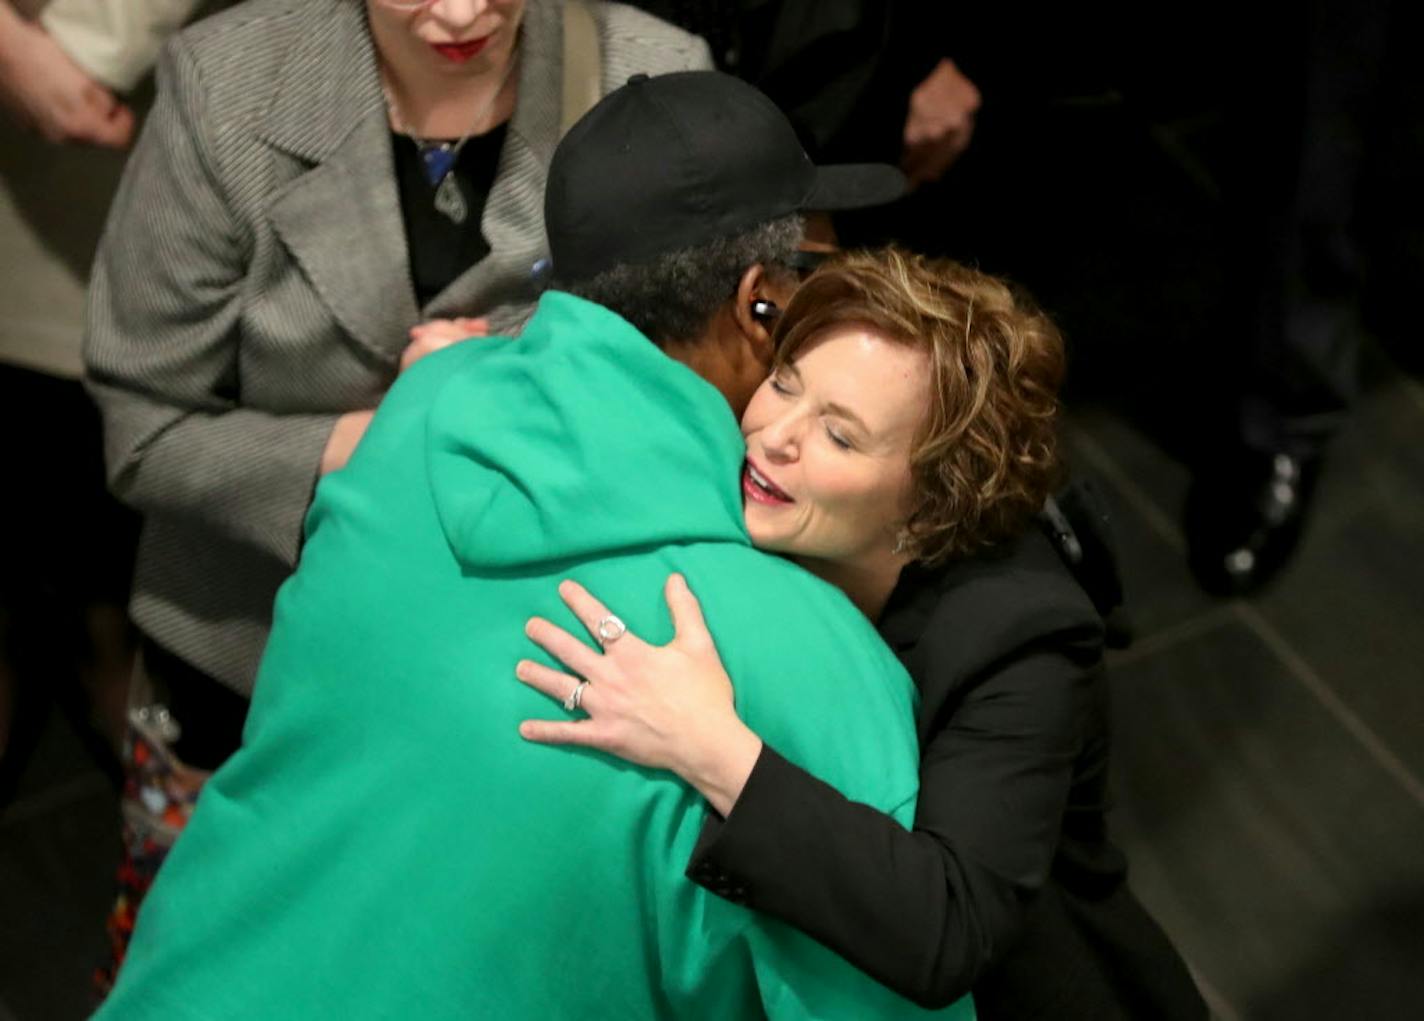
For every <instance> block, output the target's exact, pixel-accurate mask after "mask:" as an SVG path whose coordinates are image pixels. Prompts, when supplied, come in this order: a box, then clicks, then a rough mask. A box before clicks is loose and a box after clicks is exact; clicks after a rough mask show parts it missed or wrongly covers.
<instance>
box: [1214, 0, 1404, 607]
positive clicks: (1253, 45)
mask: <svg viewBox="0 0 1424 1021" xmlns="http://www.w3.org/2000/svg"><path fill="white" fill-rule="evenodd" d="M1404 6H1405V5H1401V4H1398V3H1395V2H1394V0H1350V2H1346V0H1310V2H1309V3H1303V4H1290V5H1277V4H1272V5H1267V7H1266V8H1265V9H1264V10H1263V11H1260V12H1257V13H1256V15H1255V17H1254V18H1246V19H1244V21H1243V23H1242V26H1241V29H1240V31H1239V32H1238V33H1237V39H1238V44H1239V45H1238V48H1237V49H1236V50H1235V51H1234V52H1233V53H1232V54H1231V60H1230V62H1229V63H1230V65H1232V66H1234V68H1235V69H1236V73H1237V75H1238V78H1239V81H1238V83H1237V84H1238V87H1237V89H1236V95H1235V96H1234V97H1233V100H1234V102H1233V103H1232V105H1231V106H1230V107H1229V108H1228V111H1227V123H1228V126H1229V128H1230V131H1231V148H1232V151H1233V152H1235V153H1237V157H1236V159H1234V160H1233V161H1232V164H1231V166H1230V168H1229V170H1228V173H1227V175H1226V182H1225V191H1226V196H1227V199H1228V203H1227V212H1228V213H1229V217H1228V223H1229V224H1230V225H1231V228H1230V231H1229V238H1228V240H1229V241H1230V243H1231V246H1232V251H1231V257H1232V258H1233V260H1234V262H1235V265H1234V267H1233V268H1234V270H1235V272H1234V273H1233V279H1234V280H1235V281H1236V284H1235V289H1234V293H1233V295H1232V301H1231V305H1230V309H1231V311H1232V312H1233V313H1234V315H1233V317H1232V325H1233V327H1234V330H1235V331H1237V332H1238V336H1237V338H1236V339H1237V340H1238V347H1239V352H1233V354H1235V355H1236V357H1237V359H1238V362H1237V364H1238V366H1239V369H1238V375H1237V376H1236V377H1235V379H1234V382H1235V386H1234V387H1233V393H1232V394H1231V397H1232V400H1231V401H1230V403H1229V405H1228V406H1230V407H1232V409H1233V410H1234V415H1233V417H1232V419H1231V420H1230V421H1229V422H1225V423H1223V426H1224V429H1223V430H1222V431H1223V432H1224V433H1225V435H1224V436H1222V437H1221V438H1220V441H1219V444H1218V446H1219V449H1213V450H1212V451H1211V452H1210V453H1211V457H1210V458H1209V459H1207V463H1206V464H1205V466H1204V468H1203V469H1202V470H1200V471H1199V472H1198V475H1197V479H1196V482H1195V486H1194V488H1193V492H1192V494H1191V497H1190V499H1189V502H1188V508H1187V534H1188V538H1189V539H1190V541H1191V565H1192V568H1193V570H1194V572H1195V574H1196V576H1197V578H1198V579H1199V580H1200V581H1201V583H1202V584H1203V586H1204V587H1205V588H1207V589H1208V590H1209V591H1212V592H1216V593H1220V594H1225V595H1239V594H1245V593H1249V592H1252V591H1255V590H1257V589H1259V588H1261V587H1262V586H1263V585H1265V584H1266V583H1267V582H1269V581H1270V580H1271V579H1272V578H1273V577H1274V576H1275V575H1276V574H1277V572H1279V571H1280V569H1281V568H1282V567H1283V566H1284V565H1285V564H1286V562H1287V561H1288V559H1289V558H1290V557H1291V555H1292V554H1293V553H1294V551H1295V549H1296V546H1297V544H1298V543H1299V541H1300V539H1301V536H1302V533H1303V529H1304V525H1305V522H1306V517H1307V512H1308V508H1309V506H1310V504H1311V502H1312V497H1313V493H1314V491H1315V486H1316V481H1317V479H1318V477H1319V474H1320V471H1321V467H1322V463H1323V461H1324V458H1325V454H1326V451H1327V448H1328V446H1329V443H1330V440H1331V439H1332V438H1333V436H1334V435H1335V434H1336V433H1337V432H1338V431H1339V429H1340V428H1341V426H1342V424H1343V423H1344V421H1345V420H1346V418H1347V416H1348V413H1349V409H1350V407H1351V406H1352V405H1353V404H1354V401H1355V398H1356V395H1357V391H1358V389H1359V373H1358V360H1359V349H1360V340H1361V337H1362V335H1363V333H1364V327H1363V324H1362V322H1361V315H1360V304H1359V300H1360V292H1361V284H1362V278H1363V276H1364V273H1363V268H1364V264H1365V254H1366V253H1365V252H1364V251H1363V250H1362V246H1361V243H1360V242H1361V230H1360V227H1361V216H1360V206H1361V205H1362V204H1363V200H1364V198H1365V194H1364V193H1365V190H1366V186H1367V185H1368V184H1370V183H1375V182H1374V181H1373V176H1374V175H1372V173H1371V171H1373V170H1374V169H1375V168H1374V167H1373V166H1372V162H1373V160H1374V159H1376V158H1377V156H1378V154H1379V152H1380V149H1381V142H1382V141H1383V140H1384V137H1385V134H1386V131H1387V129H1388V128H1389V127H1390V126H1391V125H1390V123H1389V121H1388V119H1387V116H1386V115H1387V114H1389V113H1390V112H1391V111H1390V102H1391V101H1392V100H1394V99H1396V96H1395V93H1397V92H1399V91H1400V88H1399V85H1400V83H1399V82H1398V81H1396V80H1395V75H1396V73H1397V71H1396V68H1395V67H1394V66H1392V65H1395V64H1401V63H1402V60H1401V56H1400V53H1399V52H1398V50H1397V49H1395V48H1392V46H1391V42H1392V39H1396V38H1408V37H1409V34H1408V33H1407V32H1402V31H1400V29H1401V28H1402V27H1403V22H1404V17H1403V15H1404V10H1403V8H1404ZM1398 98H1403V97H1398ZM1416 102H1417V101H1416ZM1405 105H1408V104H1407V103H1406V104H1405ZM1395 116H1396V118H1397V116H1398V111H1395ZM1381 268H1383V267H1381Z"/></svg>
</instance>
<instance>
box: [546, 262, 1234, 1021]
mask: <svg viewBox="0 0 1424 1021" xmlns="http://www.w3.org/2000/svg"><path fill="white" fill-rule="evenodd" d="M848 336H849V337H850V338H851V339H852V340H853V341H854V342H855V343H858V344H859V345H861V348H860V350H863V351H864V352H865V353H866V354H867V358H866V361H865V363H864V364H863V365H860V364H856V365H851V364H849V363H836V362H834V361H833V360H832V361H828V359H833V358H834V357H835V355H834V351H835V350H836V345H839V344H842V343H844V342H845V341H846V339H847V337H848ZM776 339H777V342H778V344H779V347H778V354H777V364H776V366H775V367H774V371H773V375H772V376H771V378H770V379H769V380H768V382H767V383H766V384H764V385H763V388H762V390H761V391H759V392H758V397H757V398H756V399H754V400H753V402H752V405H751V406H750V407H749V408H748V411H747V413H746V415H745V417H744V418H743V423H742V430H743V434H744V435H745V436H746V439H747V447H748V454H747V458H748V459H747V467H746V469H745V473H744V478H743V494H744V503H745V507H746V518H747V527H748V531H749V532H750V534H751V536H752V539H753V542H755V543H756V544H757V545H758V546H760V547H761V548H763V549H768V550H774V551H777V552H781V553H783V554H786V555H788V556H791V557H792V558H793V559H795V560H796V561H797V562H798V563H800V564H802V566H804V567H806V568H807V569H808V570H810V571H812V572H814V573H816V574H818V575H820V576H821V577H822V578H824V579H826V580H829V581H832V582H834V583H836V584H838V585H839V586H840V587H841V588H842V589H843V590H844V591H845V592H846V594H847V596H848V597H849V598H850V599H851V600H852V602H854V603H855V604H856V605H857V606H859V607H860V608H861V609H862V611H864V612H865V613H866V615H867V616H869V617H870V618H871V619H873V620H876V621H877V622H878V626H879V629H880V632H881V635H882V637H884V639H885V640H886V642H887V643H888V644H889V645H890V646H891V648H892V649H894V650H895V652H896V653H897V654H898V655H899V656H900V658H901V660H902V661H903V662H904V664H905V665H906V667H907V668H908V670H909V671H910V673H911V675H912V677H913V678H914V680H915V682H916V684H917V686H918V688H919V692H920V704H919V709H918V712H917V720H918V730H919V737H920V743H921V772H920V793H919V801H918V807H917V811H916V817H915V819H916V821H915V827H914V829H913V830H912V831H906V830H904V829H903V828H901V827H900V826H899V825H897V824H896V823H895V822H894V821H893V820H892V819H891V818H889V817H888V816H886V815H884V814H882V813H880V812H877V811H875V810H873V809H870V808H868V807H867V806H865V805H860V804H856V803H854V802H852V801H849V800H847V799H846V798H844V797H843V796H841V795H840V794H839V793H838V792H837V791H835V790H834V789H833V788H832V787H830V786H828V785H826V784H824V783H822V782H821V781H820V780H818V779H816V778H815V777H814V776H812V775H810V774H808V773H806V772H805V771H803V770H801V769H799V768H798V767H797V766H795V765H793V764H792V763H790V762H788V761H787V760H786V759H785V758H783V757H782V756H781V755H779V754H778V753H777V751H776V750H775V749H773V748H772V747H771V746H769V745H767V744H765V743H763V742H762V741H761V740H760V738H758V737H757V736H756V735H755V734H752V733H751V732H750V731H749V730H748V729H747V728H746V727H745V726H744V725H742V724H741V722H740V720H739V719H738V718H737V716H736V712H735V708H734V706H733V704H732V700H731V686H732V679H729V678H728V677H727V676H726V674H725V672H724V671H723V669H722V666H721V664H720V662H719V661H718V660H717V656H716V651H715V648H713V645H712V641H711V638H710V636H709V635H708V634H707V632H706V631H705V629H703V628H701V626H700V624H696V623H693V622H691V621H687V620H681V621H678V624H679V627H678V632H677V637H676V639H675V640H674V641H673V642H672V643H671V644H670V645H668V646H665V647H661V648H655V647H652V646H649V645H647V644H645V643H643V642H641V641H639V640H638V639H637V638H636V637H633V636H625V637H623V638H620V639H619V640H618V642H617V643H616V644H612V643H609V644H608V645H607V646H606V648H605V655H603V656H602V657H593V658H592V661H591V662H590V657H588V655H587V650H586V649H584V648H583V646H582V645H581V644H580V643H578V642H577V639H575V638H573V637H572V636H571V635H569V634H567V633H566V632H562V631H559V630H558V629H556V628H554V627H553V626H552V625H550V624H548V623H547V622H543V621H536V622H531V625H530V629H529V630H530V634H531V637H533V638H534V640H535V641H537V642H538V643H539V644H540V645H541V646H543V647H544V649H545V650H546V651H547V652H549V653H551V654H552V655H554V656H555V657H557V658H558V659H559V660H560V661H561V662H563V663H565V664H567V665H569V666H571V667H573V666H574V665H575V664H578V666H577V667H576V669H578V670H579V672H580V674H581V675H582V676H583V677H584V679H585V680H587V681H588V682H589V684H590V687H589V695H590V698H589V699H588V700H586V701H585V708H586V709H587V711H588V712H589V715H590V718H589V719H588V720H583V721H577V722H548V721H530V722H527V723H526V724H525V725H524V727H523V728H522V733H523V734H524V736H525V737H526V738H529V739H532V740H539V741H551V742H556V743H569V744H576V745H582V746H590V747H595V748H601V749H604V750H606V751H611V752H613V753H614V754H617V755H619V756H621V757H623V758H626V759H629V760H630V761H634V762H638V763H640V764H643V765H652V766H658V767H663V768H667V769H670V770H672V771H674V772H675V773H677V774H678V775H679V776H680V777H682V778H683V779H684V780H685V781H687V782H688V783H690V784H692V785H693V786H694V787H696V788H697V789H698V790H699V791H700V792H701V793H702V794H703V796H704V797H705V798H706V799H707V800H708V803H709V805H710V807H711V808H712V809H713V812H712V813H711V814H709V817H708V820H707V822H706V825H705V828H704V830H703V833H702V836H701V839H700V841H699V843H698V846H697V848H696V850H695V852H694V855H693V857H692V860H691V861H690V863H689V866H688V870H687V873H688V875H689V877H690V878H691V879H692V880H693V881H695V882H697V883H698V884H700V885H702V886H704V887H706V888H707V889H710V890H712V891H713V892H715V893H718V894H719V895H721V896H723V897H726V898H728V899H731V900H734V901H737V902H741V903H745V904H747V905H748V906H750V907H752V908H754V909H756V910H759V911H764V912H767V913H769V914H772V915H775V916H777V917H779V918H781V919H783V920H785V921H787V922H789V923H791V924H792V925H795V926H796V927H798V928H800V929H802V930H803V931H805V932H807V933H808V934H810V935H812V936H813V937H815V938H816V939H818V940H820V941H821V942H822V943H824V944H825V945H826V946H828V947H830V948H832V949H833V950H835V951H836V952H838V953H840V954H841V955H842V956H844V957H845V958H847V959H848V960H850V961H851V962H852V963H854V964H856V965H857V966H858V967H860V968H861V969H863V970H864V971H866V972H867V973H868V974H870V975H872V976H874V977H875V978H876V979H878V980H879V981H881V982H883V983H885V984H886V985H888V986H890V987H891V988H893V989H894V990H896V991H897V992H899V993H901V994H903V995H905V996H907V997H910V998H912V999H914V1000H915V1001H917V1002H919V1003H921V1004H923V1005H926V1006H936V1005H942V1004H945V1003H949V1002H952V1001H953V1000H954V999H955V998H956V997H958V996H961V995H963V993H964V992H965V991H967V990H971V989H972V991H973V993H974V996H975V1001H976V1005H977V1008H978V1010H979V1014H980V1016H981V1017H984V1018H1014V1019H1024V1018H1093V1019H1103V1018H1130V1017H1148V1016H1150V1017H1159V1018H1183V1019H1185V1018H1201V1017H1205V1015H1206V1010H1205V1007H1204V1005H1203V1004H1202V1001H1201V999H1200V997H1199V996H1198V994H1197V992H1196V989H1195V987H1194V985H1193V983H1192V980H1191V978H1190V977H1189V975H1188V973H1187V971H1186V968H1185V967H1184V966H1183V964H1182V962H1181V960H1180V959H1179V958H1178V957H1177V955H1176V953H1175V951H1174V950H1173V949H1172V947H1171V944H1170V943H1169V942H1168V941H1167V939H1166V937H1165V936H1164V934H1163V933H1162V932H1161V930H1160V929H1159V928H1158V927H1157V926H1156V924H1155V923H1154V922H1153V921H1152V920H1151V919H1150V918H1149V917H1148V915H1147V914H1146V912H1145V911H1144V910H1143V909H1142V908H1141V906H1140V905H1138V904H1137V902H1136V901H1135V900H1134V899H1133V897H1132V895H1131V893H1130V892H1129V891H1128V889H1127V887H1126V864H1125V861H1124V859H1123V856H1122V854H1121V853H1120V852H1119V851H1118V850H1117V849H1116V848H1114V847H1113V845H1112V844H1111V843H1110V842H1109V840H1108V837H1107V831H1106V823H1105V814H1106V807H1107V793H1106V786H1107V752H1108V744H1109V733H1108V712H1107V691H1106V684H1105V680H1104V677H1103V672H1102V663H1101V658H1102V624H1101V621H1100V618H1099V617H1098V614H1097V612H1096V610H1095V608H1094V606H1093V604H1092V603H1091V601H1090V600H1089V598H1088V596H1087V594H1086V592H1085V591H1084V590H1083V588H1082V587H1081V586H1080V585H1079V584H1078V583H1077V581H1076V580H1075V579H1074V577H1073V575H1072V574H1071V573H1070V571H1069V570H1068V567H1067V565H1066V564H1065V562H1064V561H1063V559H1061V558H1060V556H1059V553H1058V551H1057V550H1056V549H1055V547H1054V544H1053V543H1052V542H1051V541H1050V538H1049V536H1048V535H1047V534H1046V533H1045V532H1044V531H1041V530H1040V529H1039V528H1038V527H1037V526H1036V525H1035V524H1034V519H1035V515H1036V512H1037V511H1038V509H1039V508H1040V507H1042V506H1043V504H1044V501H1045V498H1046V497H1047V495H1048V492H1049V490H1050V488H1051V486H1052V483H1053V480H1054V478H1055V476H1056V471H1057V462H1056V449H1055V441H1054V433H1053V430H1054V418H1055V411H1056V399H1057V390H1058V386H1059V382H1060V378H1061V373H1062V367H1063V351H1062V341H1061V339H1060V338H1059V336H1058V334H1057V332H1056V330H1054V328H1053V326H1052V324H1051V323H1049V321H1048V320H1047V319H1046V318H1045V317H1043V316H1042V315H1041V314H1039V313H1038V312H1036V311H1034V310H1032V309H1031V308H1030V307H1028V306H1027V304H1026V302H1025V300H1024V299H1022V298H1021V297H1019V296H1016V295H1015V294H1014V293H1013V292H1011V291H1010V290H1009V289H1008V288H1007V287H1005V286H1004V285H1003V284H1001V283H1000V282H998V281H996V280H994V279H993V278H992V277H988V276H987V275H985V274H982V273H979V272H977V271H972V270H968V269H965V268H963V267H960V266H958V265H956V264H953V263H947V262H933V261H930V260H924V259H920V258H914V259H912V258H908V257H905V256H900V255H898V254H895V253H893V251H892V252H891V253H890V254H887V255H877V254H868V255H859V256H849V257H845V258H843V259H842V260H840V261H838V262H836V263H834V264H832V265H830V266H828V267H826V268H823V269H821V270H819V271H818V272H817V273H816V274H814V275H813V276H812V277H811V278H810V279H809V280H808V281H807V283H806V284H804V285H803V287H802V289H801V290H800V291H799V292H798V293H797V295H796V297H795V298H794V299H793V301H792V302H791V303H790V305H789V307H788V308H787V310H786V312H785V314H784V315H783V316H782V317H781V320H780V322H779V323H778V329H777V337H776ZM881 344H890V345H892V350H893V352H894V354H893V357H898V356H900V355H903V354H904V353H905V349H908V350H909V351H910V352H912V353H913V354H915V355H917V356H918V357H919V358H921V359H923V361H921V362H919V363H917V364H906V365H904V366H902V368H903V369H904V370H905V371H907V372H908V373H910V374H911V375H910V377H909V378H913V379H916V380H919V381H921V383H920V385H921V387H922V390H921V391H919V392H920V393H922V394H923V397H922V400H923V402H924V404H923V405H922V406H921V407H919V408H916V409H914V410H915V411H916V412H917V413H918V415H917V417H918V422H917V424H916V425H915V429H914V436H913V438H911V437H907V436H905V435H899V434H896V433H895V432H894V431H893V430H892V429H891V427H890V426H889V425H886V424H884V422H882V418H881V417H880V414H879V413H877V412H876V409H875V407H874V396H873V395H874V394H875V392H876V390H877V388H881V389H883V388H884V387H887V386H891V385H892V384H890V383H886V382H884V381H882V380H880V379H879V377H878V376H877V375H876V374H875V373H876V372H877V371H881V370H883V369H884V367H885V366H886V365H892V364H898V363H895V362H893V357H892V353H891V351H887V350H883V349H881V348H880V347H879V346H878V345H881ZM896 345H898V347H896ZM818 359H819V361H818ZM912 362H913V360H912ZM838 364H839V368H837V365H838ZM931 380H932V381H933V385H930V384H929V383H927V382H924V381H931ZM867 395H870V396H869V397H867ZM862 404H864V405H867V406H868V408H869V410H867V408H866V407H861V406H860V405H862ZM884 414H885V415H887V416H889V412H885V413H884ZM891 418H893V416H890V417H887V418H886V419H885V420H884V421H885V422H888V421H890V419H891ZM897 470H898V473H897ZM865 473H870V476H871V477H872V478H873V480H874V481H873V482H867V481H866V477H867V476H866V475H865ZM857 480H858V481H857ZM696 583H697V580H696V578H691V579H689V584H691V585H692V586H693V587H694V589H695V587H696ZM561 591H562V592H563V594H564V598H565V600H566V602H568V604H569V606H570V608H571V609H573V611H574V612H575V614H576V615H577V616H578V617H579V619H580V620H581V621H583V622H584V623H585V624H586V625H588V626H589V628H590V633H592V634H597V633H598V631H597V623H596V622H598V621H601V620H605V619H606V618H607V616H608V614H609V613H610V610H609V609H608V608H606V607H604V606H603V605H602V604H601V603H599V602H598V600H597V598H596V597H595V596H594V595H592V594H590V593H588V592H587V591H585V590H583V589H581V588H579V587H578V586H576V585H573V584H572V583H567V584H565V585H564V586H563V587H562V589H561ZM616 611H617V607H614V608H612V612H616ZM767 625H768V626H769V627H774V626H775V622H774V621H768V622H767ZM576 646H577V647H576ZM520 678H521V679H522V680H524V681H525V682H526V683H530V684H533V685H534V686H535V687H538V688H539V689H540V690H542V691H545V692H546V693H547V694H550V695H553V696H554V697H559V698H561V697H563V695H564V694H565V693H566V692H567V690H568V688H569V685H570V682H571V681H572V678H570V677H568V676H566V675H562V674H559V673H557V672H554V671H545V670H539V669H533V670H531V669H530V668H529V667H527V666H526V667H521V672H520ZM594 696H596V697H594Z"/></svg>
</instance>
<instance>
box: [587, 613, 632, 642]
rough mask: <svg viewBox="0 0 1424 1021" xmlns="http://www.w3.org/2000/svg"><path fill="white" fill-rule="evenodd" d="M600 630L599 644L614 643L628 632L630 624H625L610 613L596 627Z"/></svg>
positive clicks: (596, 629) (597, 630)
mask: <svg viewBox="0 0 1424 1021" xmlns="http://www.w3.org/2000/svg"><path fill="white" fill-rule="evenodd" d="M594 630H595V631H596V632H598V644H599V645H604V646H607V645H612V644H613V643H614V642H616V641H618V639H620V638H622V637H623V636H624V635H626V634H627V633H628V625H626V624H624V623H623V622H622V621H621V620H619V619H618V618H617V617H615V616H613V614H611V613H610V614H609V615H608V616H607V617H604V618H603V619H602V620H600V621H599V622H598V627H596V628H594Z"/></svg>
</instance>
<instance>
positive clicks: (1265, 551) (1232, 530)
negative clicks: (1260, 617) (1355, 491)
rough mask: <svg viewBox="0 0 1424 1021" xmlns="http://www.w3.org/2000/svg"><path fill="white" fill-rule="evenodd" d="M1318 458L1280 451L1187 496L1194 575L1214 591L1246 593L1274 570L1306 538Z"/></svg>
mask: <svg viewBox="0 0 1424 1021" xmlns="http://www.w3.org/2000/svg"><path fill="white" fill-rule="evenodd" d="M1319 474H1320V461H1319V459H1318V458H1302V457H1296V456H1294V455H1291V454H1286V453H1283V452H1280V451H1277V452H1275V453H1270V454H1253V455H1249V456H1246V457H1242V458H1239V459H1238V460H1237V461H1236V462H1235V463H1234V464H1233V465H1231V466H1230V467H1228V468H1226V469H1225V470H1222V471H1219V472H1213V473H1210V474H1206V475H1203V476H1201V477H1199V478H1198V480H1197V481H1196V482H1195V483H1194V484H1193V486H1192V492H1191V494H1190V495H1189V496H1188V498H1187V513H1186V526H1187V542H1188V545H1189V553H1188V555H1189V560H1190V564H1191V568H1192V573H1193V574H1194V575H1196V578H1197V581H1198V583H1199V584H1200V585H1201V586H1202V588H1204V589H1206V590H1207V591H1208V592H1212V593H1215V594H1217V595H1246V594H1247V593H1250V592H1255V591H1257V590H1258V589H1260V588H1261V587H1262V586H1263V585H1265V584H1266V583H1267V582H1268V581H1270V580H1271V579H1272V578H1274V577H1275V576H1276V574H1277V573H1278V572H1279V571H1280V569H1281V568H1282V567H1283V566H1285V564H1286V561H1288V560H1289V559H1290V557H1291V554H1292V553H1294V552H1295V549H1296V547H1297V546H1298V545H1299V544H1300V536H1301V531H1302V529H1303V528H1304V525H1305V517H1306V511H1307V509H1308V508H1309V505H1310V501H1311V498H1312V497H1313V496H1314V493H1315V483H1316V479H1317V478H1318V477H1319Z"/></svg>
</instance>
